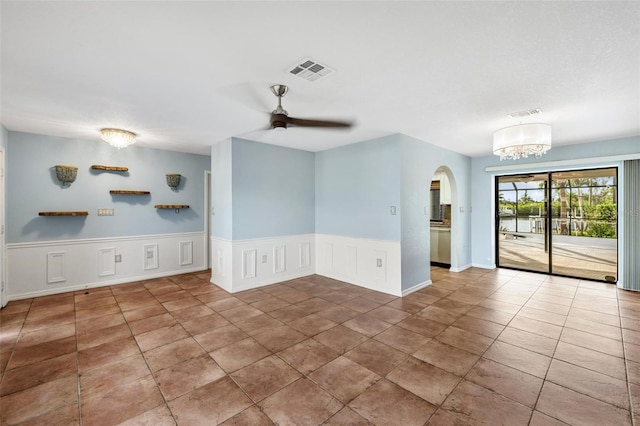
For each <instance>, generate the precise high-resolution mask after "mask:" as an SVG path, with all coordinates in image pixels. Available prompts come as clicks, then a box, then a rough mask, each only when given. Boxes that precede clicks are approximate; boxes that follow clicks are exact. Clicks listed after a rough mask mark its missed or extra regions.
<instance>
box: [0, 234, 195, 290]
mask: <svg viewBox="0 0 640 426" xmlns="http://www.w3.org/2000/svg"><path fill="white" fill-rule="evenodd" d="M205 243H206V241H205V235H204V233H203V232H188V233H180V234H163V235H142V236H129V237H114V238H95V239H79V240H63V241H44V242H32V243H19V244H8V245H7V300H17V299H25V298H29V297H36V296H43V295H49V294H56V293H63V292H67V291H75V290H79V289H85V288H93V287H101V286H107V285H114V284H122V283H127V282H133V281H139V280H145V279H150V278H156V277H165V276H169V275H177V274H182V273H187V272H195V271H203V270H206V269H207V266H206V265H207V262H206V259H205ZM118 256H120V258H121V261H120V262H116V260H117V257H118ZM149 256H152V257H153V258H149Z"/></svg>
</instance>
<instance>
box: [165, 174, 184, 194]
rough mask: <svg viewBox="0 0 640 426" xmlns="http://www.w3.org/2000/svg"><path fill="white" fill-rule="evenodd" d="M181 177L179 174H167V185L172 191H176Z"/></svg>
mask: <svg viewBox="0 0 640 426" xmlns="http://www.w3.org/2000/svg"><path fill="white" fill-rule="evenodd" d="M181 178H182V175H180V174H179V173H167V185H169V188H171V189H172V190H174V191H177V190H178V186H180V179H181Z"/></svg>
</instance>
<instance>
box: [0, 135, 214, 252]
mask: <svg viewBox="0 0 640 426" xmlns="http://www.w3.org/2000/svg"><path fill="white" fill-rule="evenodd" d="M56 164H67V165H74V166H77V167H78V177H77V179H76V181H75V182H74V183H72V184H71V186H70V187H68V188H62V187H61V185H60V183H59V182H58V180H57V178H56V176H55V170H54V168H53V166H55V165H56ZM92 164H104V165H112V166H125V167H128V168H129V171H128V172H126V173H122V172H120V173H118V172H98V171H95V170H92V169H91V165H92ZM209 167H210V159H209V157H208V156H203V155H194V154H185V153H179V152H172V151H164V150H158V149H150V148H143V147H140V146H136V145H134V146H131V147H128V148H125V149H121V150H118V149H115V148H113V147H111V146H109V145H107V144H106V143H104V142H101V141H98V140H95V141H93V140H79V139H66V138H59V137H53V136H43V135H35V134H30V133H20V132H11V131H10V132H8V147H7V174H6V176H7V177H6V188H7V190H6V202H7V215H6V223H7V243H22V242H33V241H49V240H66V239H80V238H102V237H120V236H134V235H154V234H170V233H179V232H196V231H203V229H204V217H203V215H204V214H205V212H204V211H203V209H204V172H205V170H208V169H209ZM167 173H180V174H182V175H183V178H182V182H181V184H180V187H179V190H178V191H177V192H174V191H172V190H171V188H169V186H167V184H166V178H165V174H167ZM110 189H131V190H147V191H151V195H144V196H139V195H113V196H112V195H111V194H109V190H110ZM155 204H188V205H190V207H191V208H190V209H184V210H181V211H180V213H179V214H176V213H175V212H174V211H173V210H156V209H155V208H154V207H153V206H154V205H155ZM98 208H113V209H115V215H114V216H97V209H98ZM69 210H81V211H88V212H89V216H86V217H40V216H38V212H40V211H69Z"/></svg>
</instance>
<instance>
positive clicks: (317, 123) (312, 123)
mask: <svg viewBox="0 0 640 426" xmlns="http://www.w3.org/2000/svg"><path fill="white" fill-rule="evenodd" d="M287 121H288V123H289V124H290V125H292V126H299V127H333V128H349V127H351V123H350V122H348V121H331V120H309V119H306V118H294V117H287Z"/></svg>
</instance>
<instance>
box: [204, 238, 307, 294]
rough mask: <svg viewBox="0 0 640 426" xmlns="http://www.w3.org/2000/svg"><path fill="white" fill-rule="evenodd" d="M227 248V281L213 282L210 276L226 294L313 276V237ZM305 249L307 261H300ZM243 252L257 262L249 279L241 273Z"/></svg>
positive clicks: (261, 240)
mask: <svg viewBox="0 0 640 426" xmlns="http://www.w3.org/2000/svg"><path fill="white" fill-rule="evenodd" d="M231 245H232V254H231V257H232V261H231V280H230V282H229V281H228V280H227V277H221V278H222V280H221V282H220V283H219V282H218V281H215V279H216V278H217V276H216V274H215V272H214V274H213V278H214V281H213V282H214V283H215V284H218V285H220V287H222V288H224V289H225V290H227V291H230V292H237V291H243V290H249V289H252V288H257V287H262V286H265V285H268V284H274V283H277V282H281V281H286V280H290V279H294V278H299V277H304V276H307V275H312V274H314V273H315V253H314V247H315V236H314V234H302V235H286V236H281V237H271V238H256V239H250V240H236V241H233V242H232V243H231ZM305 247H308V250H309V255H308V262H307V261H306V259H303V258H304V257H306V256H307V255H306V254H303V253H304V252H305V250H307V249H306V248H305ZM301 248H302V249H301ZM246 252H254V253H255V259H256V260H257V262H256V264H255V275H252V276H248V275H246V274H245V268H244V264H243V263H244V257H245V255H244V254H245V253H246ZM263 259H266V262H263ZM227 264H228V262H227ZM302 265H304V266H302ZM225 286H226V287H225Z"/></svg>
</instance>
